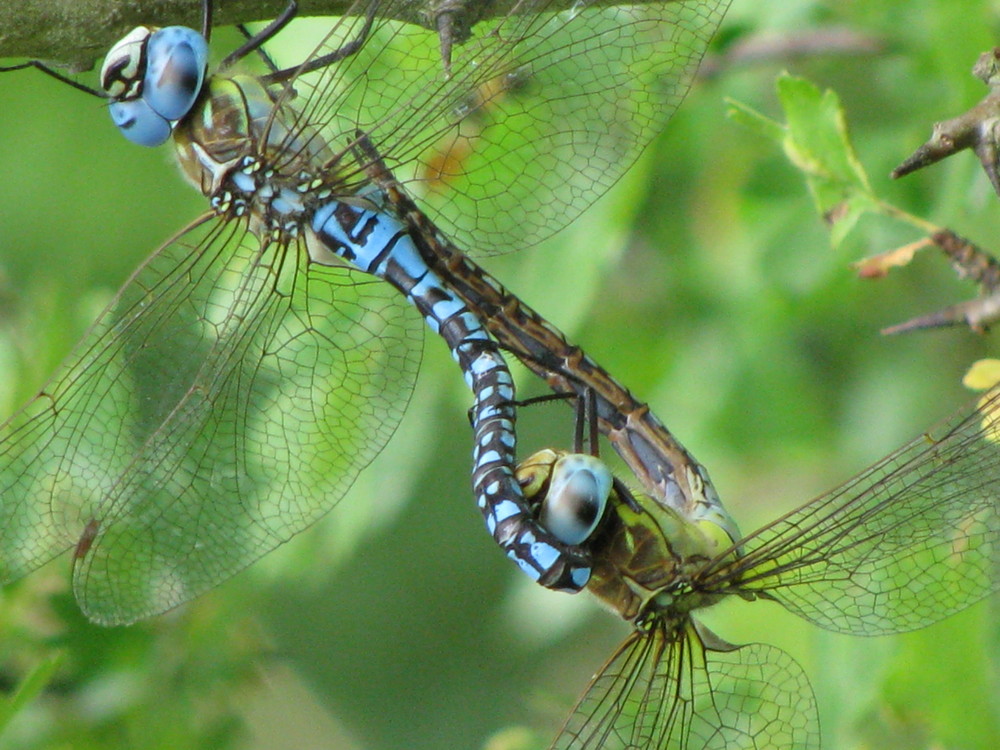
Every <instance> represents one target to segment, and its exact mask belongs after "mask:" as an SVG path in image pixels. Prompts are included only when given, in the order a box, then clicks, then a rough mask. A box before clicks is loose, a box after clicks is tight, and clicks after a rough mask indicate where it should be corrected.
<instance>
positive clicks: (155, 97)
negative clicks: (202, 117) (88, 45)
mask: <svg viewBox="0 0 1000 750" xmlns="http://www.w3.org/2000/svg"><path fill="white" fill-rule="evenodd" d="M207 61H208V43H207V42H206V41H205V39H204V37H202V35H201V34H199V33H198V32H197V31H195V30H194V29H189V28H187V27H186V26H168V27H166V28H165V29H159V30H158V31H152V30H150V29H148V28H146V27H145V26H140V27H137V28H135V29H133V30H132V31H131V32H129V34H128V35H127V36H126V37H125V38H124V39H122V40H121V41H119V42H118V44H116V45H115V46H114V47H112V48H111V51H110V52H108V55H107V57H106V58H105V60H104V66H103V68H102V69H101V85H102V86H103V87H104V89H105V91H107V92H108V94H110V97H111V100H112V103H111V105H110V107H109V109H110V111H111V119H112V120H113V121H114V123H115V125H117V126H118V129H119V130H121V131H122V134H123V135H124V136H125V137H126V138H128V139H129V140H130V141H132V142H133V143H138V144H139V145H140V146H159V145H160V144H161V143H164V142H165V141H166V140H167V139H169V138H170V133H171V130H172V129H173V126H174V124H175V123H176V122H177V121H178V120H180V119H181V118H182V117H184V116H185V115H187V113H188V112H190V111H191V108H192V107H193V106H194V103H195V101H197V99H198V94H199V93H201V87H202V84H203V83H204V81H205V66H206V63H207ZM140 75H141V80H140Z"/></svg>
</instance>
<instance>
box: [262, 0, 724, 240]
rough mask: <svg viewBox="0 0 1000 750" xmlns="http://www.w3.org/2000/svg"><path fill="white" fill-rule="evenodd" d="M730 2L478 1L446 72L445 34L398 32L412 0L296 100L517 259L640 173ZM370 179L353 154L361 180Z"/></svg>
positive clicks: (347, 33)
mask: <svg viewBox="0 0 1000 750" xmlns="http://www.w3.org/2000/svg"><path fill="white" fill-rule="evenodd" d="M728 4H729V1H728V0H664V1H663V2H650V3H642V4H638V5H635V6H614V5H611V4H609V3H606V2H584V1H580V2H567V1H566V0H522V1H520V2H502V3H488V4H478V5H477V4H476V3H471V4H469V5H470V9H469V10H468V14H469V15H472V14H477V13H482V15H483V17H482V18H481V19H479V20H478V22H476V23H474V24H473V26H472V29H471V35H470V37H469V38H468V39H467V40H466V41H464V42H463V43H462V44H459V45H457V46H456V47H455V48H454V50H453V53H452V61H451V65H450V71H449V72H446V70H445V64H444V62H443V61H442V56H441V50H440V40H439V38H438V35H437V34H435V33H434V32H431V31H428V30H426V29H422V28H420V27H418V26H416V25H410V24H405V23H401V22H398V21H393V20H385V19H387V18H393V17H407V15H412V8H411V7H409V6H412V5H413V3H412V0H395V2H380V3H376V6H377V7H376V12H377V14H378V21H377V22H376V25H375V28H374V29H373V30H372V32H371V33H370V34H369V35H368V36H367V38H366V39H365V43H364V45H363V47H362V48H361V49H360V51H358V52H356V53H355V54H353V55H351V56H349V57H347V58H346V59H344V60H343V61H341V62H338V63H336V64H335V65H333V66H331V67H329V68H327V69H325V70H324V71H323V72H322V73H320V74H310V75H307V76H305V77H304V78H302V79H300V80H299V81H297V82H296V83H295V89H296V91H297V92H298V95H299V97H298V100H297V101H298V104H299V106H300V107H301V108H302V110H303V112H304V114H305V118H306V119H307V121H308V122H310V123H311V124H313V125H315V126H317V127H320V128H321V129H322V132H323V134H324V136H325V137H327V138H328V139H329V140H330V142H331V143H332V144H334V147H335V148H336V147H338V145H339V147H340V148H345V149H346V148H347V147H348V145H349V144H351V143H352V142H354V141H355V140H356V137H357V136H356V134H357V132H358V131H359V130H360V131H362V132H363V133H365V134H366V135H367V136H368V138H369V139H370V140H371V141H372V142H373V143H374V145H375V147H376V149H377V150H378V152H379V153H380V154H381V156H382V157H383V158H384V159H385V160H386V162H387V164H388V166H389V167H390V168H391V169H392V170H393V172H394V173H395V174H396V176H397V177H398V178H399V179H401V180H403V181H407V182H408V183H409V188H410V189H411V190H412V191H413V192H414V193H415V194H416V195H418V196H421V197H423V198H425V199H426V205H427V207H428V209H429V212H430V213H431V214H432V216H434V218H435V220H436V221H438V222H439V223H440V225H441V226H442V228H443V229H445V230H446V231H447V232H448V233H449V234H450V235H451V236H452V237H453V238H454V239H456V240H459V241H460V242H462V243H463V244H465V245H466V246H469V247H476V248H478V249H479V250H480V251H482V252H505V251H508V250H511V249H514V248H516V247H518V246H519V245H521V244H524V243H530V242H535V241H537V240H539V239H541V238H543V237H545V236H547V235H549V234H551V233H553V232H555V231H556V230H557V229H559V228H560V227H562V226H564V225H565V224H566V223H568V222H569V221H571V220H572V219H573V218H574V217H575V216H576V215H577V214H579V213H580V212H581V211H583V210H584V209H585V208H587V206H589V205H590V204H591V203H593V201H594V200H595V199H596V198H597V197H598V196H600V195H601V194H602V193H604V192H605V191H606V190H607V189H608V188H609V187H610V186H611V185H612V184H614V183H615V181H616V180H617V179H618V178H619V177H620V176H621V175H622V173H623V172H624V171H625V170H626V169H628V167H629V166H631V164H632V163H633V162H634V161H635V159H636V157H637V156H638V155H639V153H640V152H641V151H642V149H643V148H644V147H645V146H646V144H647V143H648V142H649V140H650V139H651V138H652V136H653V135H654V134H655V133H657V132H659V131H660V130H661V129H662V128H663V126H664V124H665V123H666V121H667V120H668V119H669V118H670V117H671V116H672V114H673V113H674V111H675V110H676V109H677V107H678V105H679V104H680V102H681V100H682V99H683V98H684V96H685V94H686V93H687V90H688V87H689V85H690V82H691V79H692V77H693V75H694V73H695V71H696V69H697V66H698V64H699V62H700V60H701V57H702V55H703V53H704V51H705V49H706V47H707V46H708V43H709V41H710V39H711V37H712V34H713V33H714V32H715V30H716V28H717V27H718V25H719V23H720V21H721V20H722V17H723V15H724V13H725V11H726V8H727V6H728ZM371 5H372V3H371V2H370V0H362V1H361V2H358V3H357V4H356V6H355V10H354V12H353V13H348V14H347V15H346V16H345V18H343V19H341V20H340V21H339V22H338V24H337V25H336V27H335V28H334V30H333V31H332V33H331V34H330V36H329V38H328V39H327V41H326V43H325V44H324V46H323V48H322V49H321V50H320V51H319V52H320V53H324V52H329V51H331V50H335V49H339V48H342V47H343V46H344V45H345V44H347V43H348V42H350V41H351V40H356V39H358V38H360V37H359V35H360V34H361V28H362V26H363V24H364V18H363V16H364V14H365V12H366V10H367V9H368V8H369V7H370V6H371ZM470 20H474V19H470ZM279 40H280V37H279ZM279 43H280V41H279ZM289 54H290V55H291V56H292V58H293V59H295V58H294V55H296V54H297V55H301V49H300V48H299V49H298V50H296V52H295V53H289ZM296 62H298V60H296ZM356 168H357V167H356V164H355V162H354V160H353V159H351V158H350V157H348V156H346V155H345V159H344V162H343V163H342V164H341V169H343V170H344V178H345V180H346V181H348V182H350V181H351V180H352V179H356V178H358V177H359V176H358V175H356V174H355V175H353V176H352V174H351V171H352V170H356ZM459 196H464V198H465V199H471V202H470V201H469V200H465V199H463V198H460V197H459Z"/></svg>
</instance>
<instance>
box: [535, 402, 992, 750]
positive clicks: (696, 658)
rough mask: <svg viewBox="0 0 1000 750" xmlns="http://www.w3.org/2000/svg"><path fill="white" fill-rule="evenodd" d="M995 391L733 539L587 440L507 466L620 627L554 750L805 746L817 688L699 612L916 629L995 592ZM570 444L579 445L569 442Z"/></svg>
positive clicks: (785, 661) (811, 735)
mask: <svg viewBox="0 0 1000 750" xmlns="http://www.w3.org/2000/svg"><path fill="white" fill-rule="evenodd" d="M998 412H1000V390H994V391H993V392H992V393H990V394H988V395H987V396H985V397H983V398H982V399H980V400H979V402H978V403H977V406H976V407H975V408H972V409H967V410H965V411H964V412H961V413H959V414H958V415H956V416H955V417H953V418H951V419H950V420H947V421H945V422H942V423H941V424H940V425H938V426H937V427H936V428H934V429H932V430H930V431H928V432H927V433H925V434H923V435H920V436H918V437H917V438H916V439H914V440H913V441H911V442H909V443H907V444H906V445H904V446H902V447H901V448H900V449H899V450H897V451H895V452H894V453H892V454H890V455H889V456H887V457H886V458H884V459H882V460H881V461H879V462H877V463H875V464H874V465H873V466H871V467H869V468H868V469H866V470H864V471H862V472H861V473H860V474H858V475H857V476H855V477H854V478H853V479H850V480H848V481H847V482H845V483H844V484H842V485H841V486H840V487H838V488H836V489H834V490H832V491H830V492H828V493H826V494H824V495H821V496H820V497H818V498H816V499H814V500H812V501H810V502H808V503H806V504H805V505H803V506H801V507H800V508H798V509H797V510H793V511H791V512H790V513H788V514H787V515H785V516H783V517H781V518H779V519H777V520H776V521H774V522H772V523H770V524H767V525H766V526H764V527H762V528H760V529H757V530H756V531H753V532H751V533H749V534H747V535H746V536H744V537H742V538H739V539H736V540H734V541H733V540H730V539H728V538H727V537H725V536H723V535H722V534H721V533H720V528H719V527H718V526H717V525H715V524H714V523H712V522H710V521H708V520H700V521H693V520H692V519H690V518H686V517H685V516H683V515H682V514H680V513H678V512H677V511H676V510H674V509H673V508H671V507H669V506H667V505H665V504H663V503H662V502H660V501H658V500H656V499H654V498H651V497H649V496H647V495H644V494H632V493H630V492H629V491H628V490H627V488H626V487H625V486H624V485H623V483H621V482H620V481H619V480H617V479H616V478H614V477H613V476H612V474H611V471H610V470H609V469H608V467H607V465H606V464H605V463H604V462H602V461H601V460H600V459H598V458H597V457H595V456H594V455H590V454H581V453H579V452H574V453H567V452H565V451H555V450H551V449H545V450H543V451H539V452H538V453H536V454H534V455H533V456H531V457H529V458H528V459H526V460H525V461H524V462H523V463H522V464H520V466H519V467H518V470H517V477H518V481H519V482H520V483H521V484H522V486H523V487H524V491H525V495H526V497H527V498H528V499H529V502H530V503H531V504H532V506H533V507H534V509H535V512H536V513H537V514H538V515H539V516H540V517H541V518H544V519H547V523H549V524H550V525H551V527H552V528H558V529H563V528H566V529H568V531H566V532H564V533H566V534H567V536H568V535H570V534H575V535H576V538H577V539H578V542H577V543H578V544H580V545H581V546H584V547H587V548H588V549H589V550H590V552H591V559H592V561H593V574H592V575H591V577H590V580H589V581H588V583H587V590H588V591H590V592H591V593H592V594H593V595H594V596H595V597H597V598H598V599H599V600H600V601H601V602H602V603H603V604H604V605H605V606H606V607H607V609H609V610H611V611H612V612H614V613H615V614H617V615H618V616H619V617H620V618H621V619H623V620H624V621H625V622H627V623H629V624H630V625H631V626H632V630H631V632H630V634H629V635H628V636H627V637H626V639H625V640H624V642H623V643H622V644H621V645H620V646H619V647H618V648H617V649H616V650H615V651H614V653H613V654H612V656H611V658H610V659H609V660H608V661H607V663H605V664H604V665H603V666H602V667H601V668H600V669H599V670H598V672H597V674H596V675H595V677H594V678H593V680H592V681H591V682H590V684H589V686H588V687H587V688H586V691H585V692H584V694H583V695H582V697H581V698H580V699H579V701H578V702H577V704H576V706H575V708H574V709H573V712H572V713H571V714H570V716H569V718H568V719H567V721H566V723H565V725H564V726H563V727H562V730H561V731H560V733H559V735H558V737H557V738H556V740H555V741H554V743H553V744H552V746H551V747H552V748H554V749H555V748H560V749H565V750H568V749H570V748H572V749H573V750H584V749H585V748H602V749H603V748H608V749H612V750H613V749H615V748H619V749H622V750H624V749H625V748H657V750H666V749H667V748H671V749H674V750H680V749H682V748H699V749H701V748H718V749H719V750H722V749H725V750H730V749H732V748H789V749H790V748H818V747H819V746H820V734H819V719H818V712H817V707H816V701H815V698H814V695H813V692H812V688H811V687H810V684H809V679H808V677H807V676H806V674H805V672H804V670H803V669H802V668H801V667H800V666H799V665H798V663H797V662H796V661H795V660H794V659H793V658H792V657H791V656H789V655H788V654H787V653H785V652H784V651H782V650H781V649H778V648H776V647H774V646H771V645H767V644H762V643H754V644H748V645H733V644H731V643H728V642H726V641H725V640H724V639H723V638H721V637H719V636H718V635H716V634H715V633H713V632H712V631H711V630H709V629H708V628H707V627H706V626H705V625H704V624H703V623H701V622H699V620H698V616H697V615H698V612H699V611H700V610H702V609H704V608H707V607H711V606H712V605H714V604H716V603H718V602H719V601H721V600H723V599H726V598H731V597H739V598H741V599H744V600H747V601H760V600H766V601H773V602H777V603H779V604H781V605H782V606H783V607H785V608H786V609H788V610H789V611H791V612H792V613H794V614H796V615H798V616H799V617H802V618H803V619H805V620H807V621H809V622H811V623H814V624H816V625H818V626H820V627H822V628H825V629H827V630H831V631H835V632H838V633H846V634H850V635H864V636H872V635H886V634H892V633H900V632H904V631H910V630H915V629H918V628H923V627H925V626H928V625H931V624H933V623H935V622H938V621H940V620H943V619H944V618H946V617H948V616H949V615H951V614H954V613H955V612H957V611H959V610H961V609H963V608H965V607H967V606H969V605H971V604H973V603H974V602H977V601H979V600H981V599H983V598H985V597H986V596H988V595H990V594H991V593H995V592H997V591H998V590H1000V499H998V498H1000V492H998V485H1000V483H998V480H997V477H998V472H1000V434H998V430H997V414H998ZM577 450H579V449H578V448H577Z"/></svg>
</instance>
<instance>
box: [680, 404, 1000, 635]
mask: <svg viewBox="0 0 1000 750" xmlns="http://www.w3.org/2000/svg"><path fill="white" fill-rule="evenodd" d="M998 420H1000V392H995V393H993V394H991V395H988V396H986V397H984V398H983V399H981V400H980V402H979V403H978V404H977V406H976V408H974V409H967V410H965V411H964V412H962V413H960V414H958V415H957V416H955V417H954V418H952V419H951V420H949V421H947V422H945V423H942V424H941V425H940V426H939V427H938V428H937V429H935V430H933V431H932V432H929V433H927V434H925V435H922V436H920V437H918V438H917V439H916V440H914V441H912V442H910V443H908V444H907V445H904V446H903V447H902V448H900V449H899V450H898V451H896V452H895V453H893V454H891V455H889V456H888V457H886V458H885V459H883V460H881V461H879V462H878V463H876V464H875V465H874V466H872V467H870V468H868V469H866V470H865V471H863V472H862V473H860V474H859V475H858V476H856V477H854V478H853V479H851V480H850V481H848V482H847V483H845V484H844V485H842V486H841V487H838V488H837V489H835V490H833V491H832V492H830V493H828V494H826V495H823V496H821V497H819V498H817V499H815V500H813V501H812V502H810V503H807V504H806V505H804V506H802V507H801V508H800V509H798V510H796V511H794V512H793V513H791V514H789V515H788V516H786V517H785V518H782V519H780V520H778V521H777V522H775V523H773V524H770V525H769V526H767V527H765V528H763V529H761V530H760V531H758V532H755V533H754V534H751V535H750V536H749V537H747V538H746V539H745V540H744V541H743V544H744V547H745V550H746V556H745V557H744V558H742V559H741V560H740V561H739V562H738V563H737V564H736V565H735V566H732V565H730V566H727V565H726V564H725V563H719V564H717V565H716V566H715V567H713V568H710V569H709V570H707V571H706V572H705V573H704V574H703V575H702V576H700V580H701V581H702V582H703V583H704V585H706V586H707V587H709V588H721V587H723V586H724V581H726V580H734V579H735V580H736V581H737V584H736V586H737V588H739V589H740V590H751V591H755V592H757V593H763V594H764V595H766V596H768V597H770V598H773V599H775V600H777V601H779V602H781V603H782V604H783V605H784V606H785V607H787V608H788V609H790V610H791V611H793V612H795V613H796V614H798V615H800V616H801V617H804V618H805V619H807V620H810V621H812V622H814V623H816V624H817V625H820V626H821V627H824V628H828V629H830V630H836V631H839V632H843V633H855V634H863V635H875V634H883V633H896V632H900V631H905V630H913V629H915V628H920V627H923V626H925V625H928V624H930V623H933V622H937V621H938V620H941V619H943V618H945V617H947V616H948V615H950V614H952V613H953V612H956V611H958V610H960V609H962V608H964V607H967V606H968V605H970V604H972V603H973V602H976V601H978V600H980V599H982V598H983V597H985V596H987V595H988V594H989V593H990V592H995V591H997V590H998V588H1000V442H998V441H1000V432H998V430H997V424H998Z"/></svg>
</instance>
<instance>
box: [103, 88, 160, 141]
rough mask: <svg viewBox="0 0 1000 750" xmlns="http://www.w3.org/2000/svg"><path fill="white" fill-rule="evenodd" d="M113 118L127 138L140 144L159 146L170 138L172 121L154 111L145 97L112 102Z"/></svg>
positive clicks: (111, 111)
mask: <svg viewBox="0 0 1000 750" xmlns="http://www.w3.org/2000/svg"><path fill="white" fill-rule="evenodd" d="M108 111H109V112H110V113H111V120H112V121H113V122H114V123H115V125H116V126H118V129H119V130H120V131H121V132H122V135H124V136H125V137H126V138H128V139H129V140H130V141H132V142H133V143H137V144H139V145H140V146H149V147H153V146H159V145H160V144H161V143H165V142H166V141H167V139H168V138H170V133H171V128H170V123H169V122H168V121H167V120H166V119H164V118H163V117H161V116H160V115H158V114H157V113H156V112H154V111H153V110H152V109H151V108H150V106H149V105H148V104H147V103H146V100H145V99H133V100H131V101H127V102H112V103H111V105H110V106H109V107H108Z"/></svg>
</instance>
